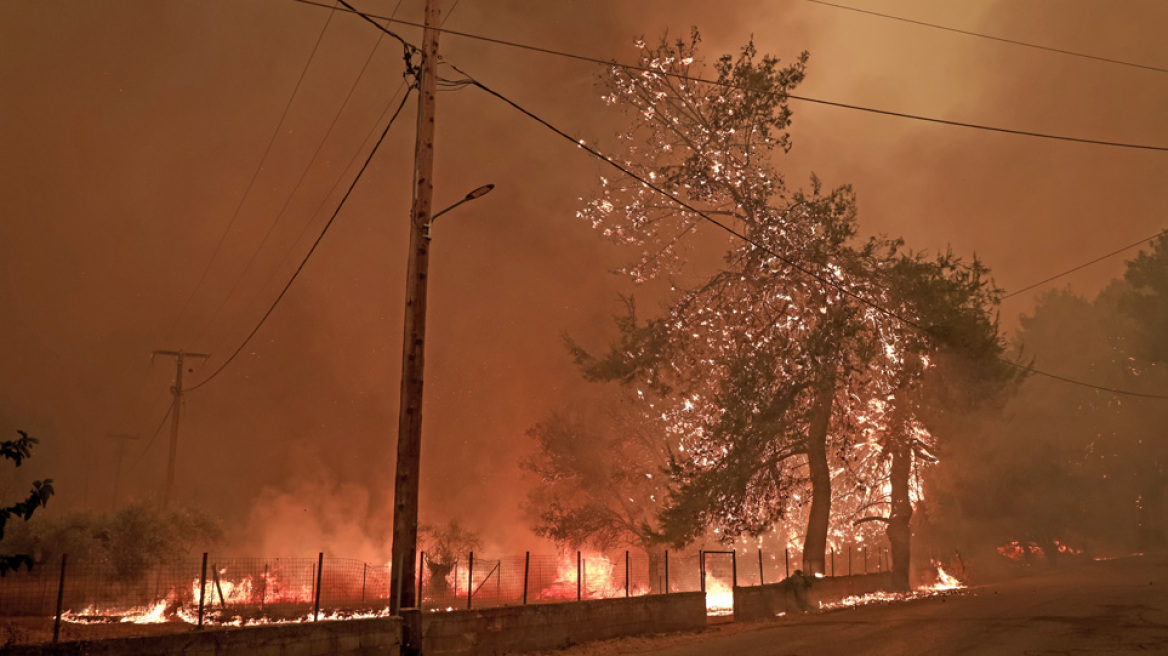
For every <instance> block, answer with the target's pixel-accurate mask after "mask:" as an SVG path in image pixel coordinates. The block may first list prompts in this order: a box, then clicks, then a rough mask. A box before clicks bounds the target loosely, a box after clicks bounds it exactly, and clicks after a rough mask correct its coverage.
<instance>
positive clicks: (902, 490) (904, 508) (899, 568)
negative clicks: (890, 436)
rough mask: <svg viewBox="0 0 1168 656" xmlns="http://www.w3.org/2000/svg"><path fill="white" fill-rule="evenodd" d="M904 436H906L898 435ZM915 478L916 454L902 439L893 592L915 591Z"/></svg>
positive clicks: (891, 535) (895, 478) (895, 454)
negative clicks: (911, 494) (911, 484)
mask: <svg viewBox="0 0 1168 656" xmlns="http://www.w3.org/2000/svg"><path fill="white" fill-rule="evenodd" d="M897 437H902V436H897ZM911 475H912V451H911V450H910V449H909V447H908V445H907V444H904V443H903V442H901V441H900V440H898V442H897V444H896V446H895V447H894V448H893V449H892V473H891V476H892V510H891V512H890V513H889V515H888V529H887V535H888V544H889V545H890V546H891V547H892V589H893V590H899V591H901V592H907V591H909V590H911V589H912V588H911V586H910V584H909V563H910V562H911V560H912V558H911V554H912V514H913V507H912V499H911V498H910V497H909V477H910V476H911Z"/></svg>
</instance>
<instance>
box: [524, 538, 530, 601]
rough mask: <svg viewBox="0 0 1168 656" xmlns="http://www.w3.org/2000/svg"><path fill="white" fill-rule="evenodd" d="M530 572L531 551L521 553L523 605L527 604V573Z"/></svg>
mask: <svg viewBox="0 0 1168 656" xmlns="http://www.w3.org/2000/svg"><path fill="white" fill-rule="evenodd" d="M530 572H531V552H530V551H526V552H524V554H523V605H524V606H526V605H527V575H528V574H529V573H530Z"/></svg>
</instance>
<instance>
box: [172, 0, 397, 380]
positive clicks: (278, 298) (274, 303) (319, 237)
mask: <svg viewBox="0 0 1168 656" xmlns="http://www.w3.org/2000/svg"><path fill="white" fill-rule="evenodd" d="M342 1H343V0H342ZM413 88H414V87H413V85H411V86H410V88H409V89H407V90H406V93H405V95H403V96H402V101H401V104H400V105H398V106H397V110H396V111H394V113H393V116H392V117H390V119H389V123H387V124H386V125H385V129H384V130H382V132H381V136H380V137H378V139H377V143H375V144H374V145H373V149H372V150H371V151H369V156H368V157H366V158H365V163H364V164H362V165H361V169H360V170H359V171H357V175H356V176H355V177H354V178H353V182H352V184H350V185H349V189H348V190H347V191H346V192H345V195H344V196H343V197H342V198H341V201H340V203H338V204H337V208H336V209H335V210H334V211H333V214H332V216H331V217H329V220H328V222H326V223H325V224H324V227H323V228H322V229H321V231H320V234H319V235H317V237H316V241H314V242H313V243H312V247H311V248H309V249H308V252H307V253H305V254H304V258H303V259H302V260H301V261H300V266H298V267H296V271H294V272H293V273H292V277H291V278H289V279H288V283H287V284H285V285H284V288H283V289H281V290H280V293H279V295H277V296H276V300H274V301H272V304H271V306H269V307H268V311H267V312H265V313H264V315H263V316H262V317H260V320H259V322H258V323H256V325H255V327H254V328H252V330H251V332H250V333H248V335H247V337H245V338H244V340H243V342H241V343H240V344H239V347H238V348H236V349H235V351H234V352H232V354H231V355H230V356H228V358H227V360H225V361H224V362H223V364H221V365H219V368H218V369H216V370H215V371H213V372H212V373H211V375H209V376H207V377H206V378H204V379H203V380H201V381H199V383H198V384H196V385H192V386H191V387H188V388H187V389H186V391H188V392H193V391H195V390H197V389H199V388H200V387H202V386H204V385H206V384H207V383H209V382H211V381H212V380H214V379H215V377H216V376H218V375H219V374H220V372H222V371H223V370H224V369H226V368H227V367H228V365H230V364H231V363H232V361H234V360H235V358H236V356H238V355H239V354H240V352H242V351H243V349H244V347H246V346H247V345H248V343H249V342H250V341H251V340H252V338H253V337H255V335H256V333H258V332H259V330H260V328H261V327H262V326H263V325H264V322H266V321H267V320H268V317H270V316H272V312H273V311H274V310H275V309H276V306H277V305H279V304H280V301H281V300H283V298H284V295H285V294H287V293H288V289H289V288H291V287H292V283H294V282H296V278H297V277H298V276H299V275H300V272H301V271H303V270H304V265H306V264H308V259H309V258H310V257H312V254H313V253H314V252H316V247H317V246H319V245H320V242H321V240H322V239H324V236H325V234H326V233H327V232H328V229H329V227H330V226H332V224H333V222H334V221H336V219H337V215H338V214H340V212H341V208H343V207H344V206H345V201H347V200H348V199H349V196H350V195H351V194H352V193H353V189H354V188H355V187H356V186H357V182H358V181H360V180H361V175H362V174H363V173H365V169H366V168H368V167H369V163H370V162H371V161H373V156H374V155H375V154H377V149H378V148H379V147H381V143H382V142H383V141H385V135H387V134H389V129H390V128H391V127H393V124H394V121H395V120H397V117H398V115H399V114H401V110H402V108H403V107H405V106H406V101H407V100H408V99H409V97H410V91H412V90H413Z"/></svg>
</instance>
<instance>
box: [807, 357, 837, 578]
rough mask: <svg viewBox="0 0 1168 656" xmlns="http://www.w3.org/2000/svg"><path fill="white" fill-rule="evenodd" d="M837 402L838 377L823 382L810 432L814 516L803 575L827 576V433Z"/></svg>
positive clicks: (817, 396) (829, 490)
mask: <svg viewBox="0 0 1168 656" xmlns="http://www.w3.org/2000/svg"><path fill="white" fill-rule="evenodd" d="M834 399H835V377H834V376H833V377H830V378H829V379H828V380H826V381H824V382H823V384H822V385H821V386H820V388H819V390H818V391H817V392H816V394H815V406H814V407H813V408H812V409H811V422H810V424H811V425H810V426H809V427H808V431H807V468H808V470H809V473H810V477H811V513H810V514H809V516H808V517H807V536H806V537H805V538H804V539H803V574H805V575H807V576H811V575H813V574H824V573H825V572H824V561H825V560H826V552H827V527H828V523H829V521H830V519H831V470H830V469H829V468H828V466H827V429H828V426H829V425H830V424H831V406H832V401H834Z"/></svg>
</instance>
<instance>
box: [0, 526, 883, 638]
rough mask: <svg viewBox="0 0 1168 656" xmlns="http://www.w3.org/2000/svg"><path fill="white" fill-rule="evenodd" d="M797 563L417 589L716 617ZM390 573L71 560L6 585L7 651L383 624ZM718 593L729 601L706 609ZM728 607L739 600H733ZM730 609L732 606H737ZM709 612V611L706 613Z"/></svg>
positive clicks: (290, 565) (470, 562)
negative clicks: (701, 596)
mask: <svg viewBox="0 0 1168 656" xmlns="http://www.w3.org/2000/svg"><path fill="white" fill-rule="evenodd" d="M801 561H802V558H801V554H792V553H790V552H780V553H772V552H765V551H761V550H759V551H752V552H745V551H738V552H732V551H709V552H700V551H695V552H686V553H678V552H668V551H661V552H655V553H645V552H641V551H619V552H609V553H584V552H568V553H563V554H560V555H535V554H531V553H526V554H523V555H520V556H506V557H500V558H490V557H484V556H482V555H479V554H466V555H465V556H463V557H460V558H458V559H455V560H453V561H451V562H438V561H434V560H431V559H428V558H427V557H426V555H425V554H424V553H423V554H421V555H420V563H421V567H420V568H419V569H418V571H419V579H418V580H416V581H415V585H417V588H416V589H417V591H418V593H419V595H418V598H419V599H420V602H421V603H420V606H421V608H422V610H424V611H426V612H444V611H455V610H466V609H476V608H491V607H498V606H510V605H520V604H549V603H563V602H571V601H577V600H579V601H583V600H591V599H614V598H621V597H626V596H627V597H634V596H640V595H646V594H667V593H675V592H696V591H703V592H706V593H707V605H708V607H710V608H711V609H713V608H714V607H715V606H718V605H719V604H722V605H724V599H725V595H726V594H728V592H729V591H731V590H732V588H733V587H734V586H735V585H737V586H755V585H759V584H760V583H768V584H769V583H777V582H778V581H780V580H782V579H783V578H785V577H787V576H789V575H790V574H791V573H792V572H794V570H795V569H799V568H800V567H801ZM887 568H888V555H887V549H886V548H876V547H871V548H853V549H847V550H846V551H843V550H841V551H840V552H836V551H832V552H831V555H830V557H829V559H828V563H827V574H828V575H829V576H835V575H838V576H846V575H849V574H863V573H869V572H877V571H886V570H887ZM390 595H391V590H390V572H389V567H388V566H387V565H370V564H368V563H364V562H361V561H359V560H351V559H343V558H326V557H325V556H324V554H320V555H319V556H318V557H317V558H235V557H221V556H217V555H210V554H205V555H203V556H202V557H200V558H189V559H181V560H178V561H175V562H171V563H167V564H165V565H159V566H156V567H153V568H151V569H148V570H145V571H133V572H126V571H119V569H118V568H117V567H115V566H114V565H113V564H111V563H107V562H71V561H68V560H67V559H66V558H62V562H60V563H59V564H57V565H56V566H41V567H38V568H36V569H35V570H34V571H32V572H27V571H21V572H9V573H8V575H7V576H4V577H0V647H2V646H3V645H6V644H18V643H44V642H54V641H58V640H79V639H89V640H92V639H100V638H108V637H124V636H137V635H150V634H155V633H168V632H176V631H186V630H196V629H198V628H200V627H202V626H243V625H247V624H256V623H269V622H303V621H315V620H327V619H345V618H353V617H372V616H380V615H387V614H388V608H389V604H390ZM716 595H723V601H722V602H719V601H717V600H715V601H714V602H713V605H711V599H714V597H715V596H716ZM730 596H731V597H732V594H730ZM730 603H732V602H730ZM711 612H713V611H711Z"/></svg>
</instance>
